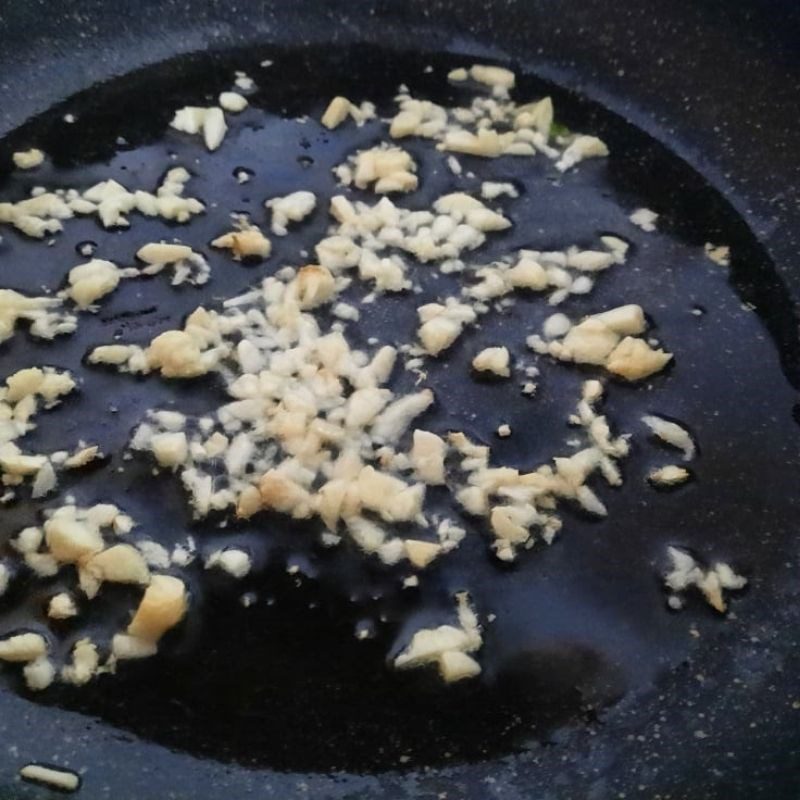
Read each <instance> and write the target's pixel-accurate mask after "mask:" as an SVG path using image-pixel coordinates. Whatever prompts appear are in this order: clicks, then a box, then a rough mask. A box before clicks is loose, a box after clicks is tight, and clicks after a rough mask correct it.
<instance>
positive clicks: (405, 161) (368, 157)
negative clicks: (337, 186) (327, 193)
mask: <svg viewBox="0 0 800 800" xmlns="http://www.w3.org/2000/svg"><path fill="white" fill-rule="evenodd" d="M416 171H417V164H416V162H415V161H414V159H413V158H412V157H411V154H410V153H408V152H406V151H405V150H403V149H401V148H400V147H389V146H388V145H386V144H384V145H381V146H378V147H373V148H372V149H371V150H359V152H358V153H356V154H355V155H354V156H351V157H350V159H349V164H341V165H340V166H338V167H336V168H335V169H334V173H335V174H336V175H337V177H338V178H339V180H340V181H341V183H342V184H343V185H344V186H350V185H351V184H353V185H355V186H356V187H357V188H359V189H367V188H369V187H370V186H371V188H372V190H373V191H374V192H375V194H389V193H391V192H413V191H414V190H415V189H416V188H417V186H418V184H419V179H418V178H417V176H416Z"/></svg>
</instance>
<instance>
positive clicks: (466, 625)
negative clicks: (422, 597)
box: [394, 593, 483, 683]
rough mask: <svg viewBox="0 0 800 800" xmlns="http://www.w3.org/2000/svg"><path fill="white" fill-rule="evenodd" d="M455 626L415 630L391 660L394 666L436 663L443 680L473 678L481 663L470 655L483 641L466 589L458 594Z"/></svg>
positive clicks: (451, 681)
mask: <svg viewBox="0 0 800 800" xmlns="http://www.w3.org/2000/svg"><path fill="white" fill-rule="evenodd" d="M457 601H458V627H456V626H455V625H440V626H439V627H438V628H422V629H421V630H418V631H417V632H416V633H415V634H414V635H413V637H412V638H411V642H410V643H409V644H408V647H406V649H405V650H403V651H402V652H401V653H400V654H399V655H398V656H397V657H396V658H395V660H394V665H395V667H397V669H409V668H411V667H421V666H425V665H427V664H435V665H436V666H437V667H438V669H439V673H440V674H441V676H442V679H443V680H444V681H445V682H446V683H454V682H455V681H460V680H464V679H465V678H474V677H475V676H476V675H479V674H480V671H481V666H480V664H479V663H478V662H477V661H476V660H475V658H474V657H473V656H472V655H471V653H474V652H475V651H477V650H480V648H481V645H482V644H483V638H482V636H481V628H480V625H479V623H478V618H477V616H476V615H475V612H474V611H473V610H472V608H471V607H470V605H469V597H468V595H467V594H466V593H460V594H459V595H458V596H457Z"/></svg>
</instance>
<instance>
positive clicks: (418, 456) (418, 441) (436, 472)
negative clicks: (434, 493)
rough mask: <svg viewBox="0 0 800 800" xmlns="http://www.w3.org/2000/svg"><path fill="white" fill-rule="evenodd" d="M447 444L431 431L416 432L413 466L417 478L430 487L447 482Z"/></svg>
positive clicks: (412, 450) (412, 452)
mask: <svg viewBox="0 0 800 800" xmlns="http://www.w3.org/2000/svg"><path fill="white" fill-rule="evenodd" d="M446 453H447V443H446V442H445V441H444V439H442V438H441V437H440V436H437V435H436V434H435V433H431V432H430V431H423V430H419V429H417V430H415V431H414V443H413V446H412V448H411V453H410V458H411V465H412V466H413V467H414V474H415V476H416V477H417V478H418V479H419V480H421V481H423V482H424V483H427V484H428V485H429V486H441V485H443V484H444V482H445V468H444V459H445V455H446Z"/></svg>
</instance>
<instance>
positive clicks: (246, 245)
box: [211, 228, 272, 261]
mask: <svg viewBox="0 0 800 800" xmlns="http://www.w3.org/2000/svg"><path fill="white" fill-rule="evenodd" d="M211 246H212V247H218V248H221V249H225V250H230V251H231V252H232V253H233V259H234V261H241V260H242V259H244V258H267V257H268V256H269V254H270V253H271V252H272V242H270V240H269V239H267V237H266V236H264V234H263V233H262V232H261V231H260V230H259V229H258V228H246V229H245V230H241V231H230V232H229V233H225V234H223V235H222V236H218V237H217V238H216V239H214V240H213V241H212V242H211Z"/></svg>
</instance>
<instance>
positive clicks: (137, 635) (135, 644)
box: [0, 504, 188, 690]
mask: <svg viewBox="0 0 800 800" xmlns="http://www.w3.org/2000/svg"><path fill="white" fill-rule="evenodd" d="M134 525H135V523H134V521H133V520H132V519H131V518H130V517H129V516H127V515H126V514H124V513H123V512H121V511H120V510H119V509H118V508H117V507H116V506H114V505H111V504H99V505H95V506H91V507H89V508H81V507H79V506H75V505H66V506H61V507H59V508H56V509H54V510H51V511H49V512H46V519H45V521H44V523H43V525H41V526H39V527H28V528H25V529H23V530H21V531H20V532H19V533H18V534H17V535H16V537H15V538H14V539H12V541H11V544H12V547H13V548H14V549H15V550H16V551H17V553H18V554H19V557H20V558H21V559H22V560H23V561H24V563H25V564H26V565H27V566H28V567H29V568H30V569H31V570H33V571H34V572H35V573H36V574H37V575H40V576H44V577H49V576H53V575H56V574H58V573H59V572H60V571H61V570H62V569H64V568H67V567H71V568H74V570H75V571H76V573H77V579H78V588H79V590H80V592H81V594H82V595H83V596H84V597H85V598H86V600H85V601H84V602H91V601H92V600H93V599H94V598H95V597H96V596H97V594H98V592H99V591H100V588H101V586H102V585H103V584H104V583H116V584H131V585H134V586H140V587H143V590H144V591H143V595H142V597H141V600H140V602H139V604H138V606H137V608H136V609H135V611H134V614H133V618H132V620H131V623H130V625H128V626H127V628H126V630H125V631H124V632H120V633H118V634H116V635H115V636H114V638H113V641H112V642H111V643H110V647H107V648H106V649H107V651H108V652H107V654H106V657H105V660H103V659H101V655H100V651H99V648H98V645H97V644H96V643H95V642H93V641H92V640H91V639H90V638H82V639H80V640H78V641H77V643H76V644H75V645H74V646H73V649H72V654H71V660H70V662H69V663H67V664H65V665H64V666H63V667H62V668H61V670H60V672H58V671H57V670H56V666H55V665H54V664H53V663H52V660H51V658H50V656H49V651H50V647H49V643H48V641H47V639H46V637H45V636H43V635H42V634H38V633H22V634H15V635H12V636H10V637H9V638H6V639H2V640H0V661H11V662H21V663H24V664H25V667H24V674H25V679H26V682H27V684H28V686H29V688H31V689H33V690H42V689H46V688H47V687H48V686H49V685H50V684H51V683H52V682H53V681H54V680H56V678H57V677H58V678H59V679H60V680H61V681H63V682H65V683H72V684H74V685H76V686H82V685H84V684H86V683H88V682H89V681H90V680H92V678H94V677H95V676H96V675H98V674H100V673H101V672H109V671H113V670H114V668H115V665H116V662H117V661H118V660H120V659H125V658H142V657H146V656H149V655H153V654H155V652H156V651H157V643H158V641H159V639H160V638H161V637H162V636H163V635H164V634H165V633H166V632H167V631H168V630H170V629H171V628H173V627H175V626H176V625H177V624H178V623H179V622H180V621H181V620H182V619H183V617H184V616H185V614H186V612H187V609H188V593H187V589H186V584H185V583H184V581H183V580H181V579H179V578H176V577H173V576H171V575H158V574H153V573H152V572H151V570H150V567H149V566H148V564H147V562H146V561H145V558H144V557H143V555H142V553H141V552H140V550H139V549H138V548H137V547H136V546H134V545H133V544H131V543H129V542H127V541H124V539H125V537H127V535H128V534H129V533H130V532H131V531H132V530H133V527H134ZM121 540H122V541H121ZM81 605H83V603H81ZM47 613H48V616H49V617H50V618H51V619H59V620H63V619H69V618H72V617H75V616H78V615H79V614H80V613H81V606H80V605H79V604H78V602H76V599H75V597H73V596H72V595H70V594H68V593H64V592H62V593H60V594H56V595H53V597H52V598H51V600H50V603H49V605H48V612H47Z"/></svg>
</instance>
